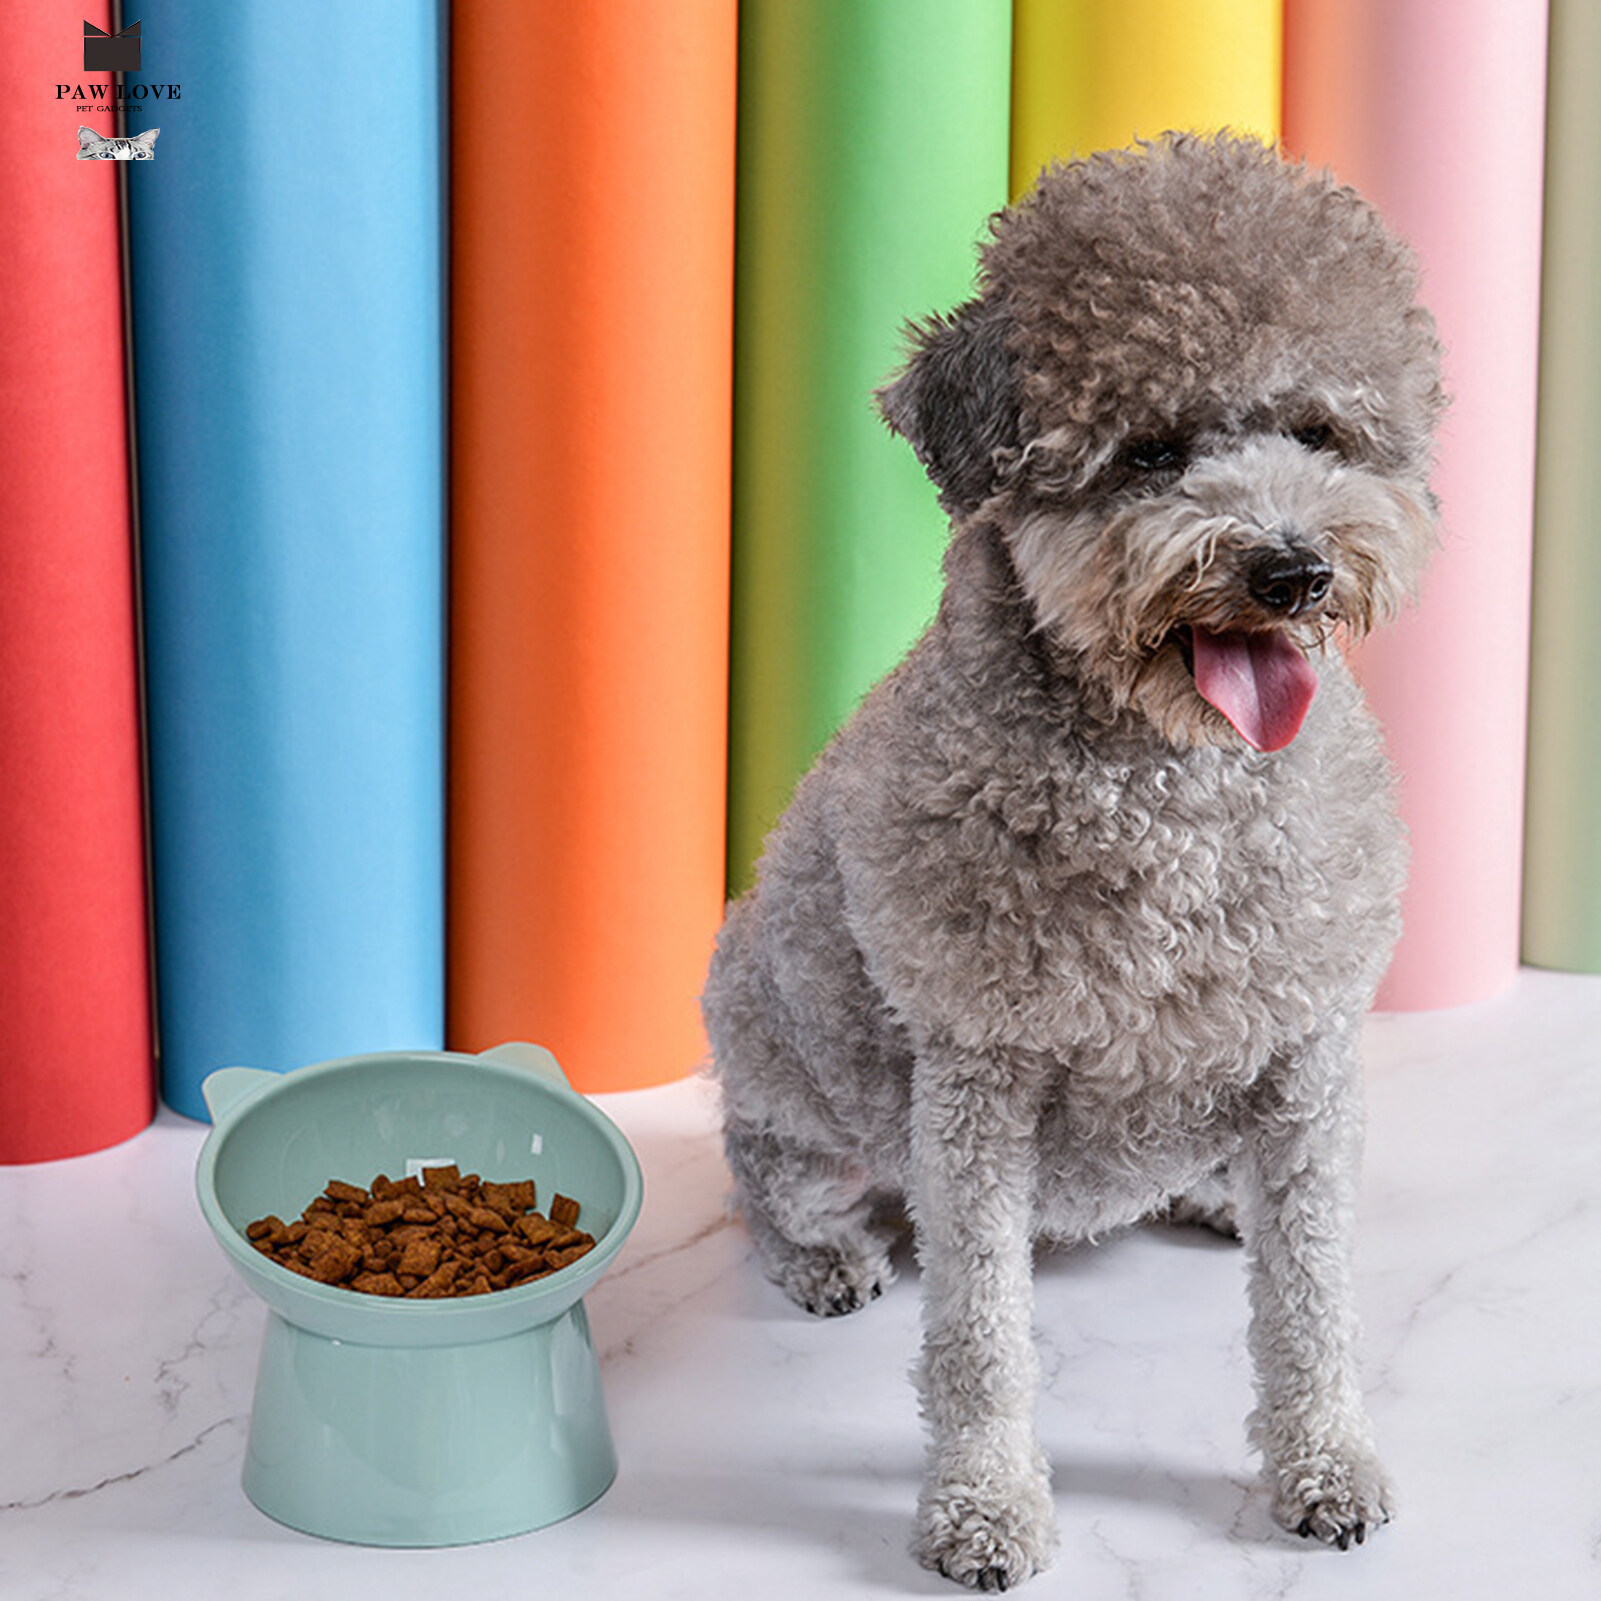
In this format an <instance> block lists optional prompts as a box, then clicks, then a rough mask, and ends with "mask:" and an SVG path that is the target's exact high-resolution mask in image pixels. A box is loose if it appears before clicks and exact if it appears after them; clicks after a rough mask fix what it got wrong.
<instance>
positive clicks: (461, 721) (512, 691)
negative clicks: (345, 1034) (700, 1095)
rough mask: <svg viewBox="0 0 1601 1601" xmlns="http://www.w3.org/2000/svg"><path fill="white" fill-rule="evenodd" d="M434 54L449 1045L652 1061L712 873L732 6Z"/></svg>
mask: <svg viewBox="0 0 1601 1601" xmlns="http://www.w3.org/2000/svg"><path fill="white" fill-rule="evenodd" d="M452 55H453V65H452V72H453V104H452V183H453V198H452V225H453V235H454V237H453V244H452V265H451V271H452V285H451V296H452V301H451V309H452V413H451V420H452V433H453V438H452V463H451V470H452V492H451V505H452V514H453V525H452V557H451V585H452V599H451V629H452V642H451V657H450V672H451V691H450V714H451V735H450V795H449V807H450V846H449V861H450V868H449V880H450V882H449V930H448V952H449V966H448V981H447V984H448V1032H449V1037H450V1043H451V1044H452V1046H454V1047H455V1048H457V1049H464V1050H478V1049H481V1048H483V1047H486V1046H489V1045H492V1044H495V1043H496V1042H498V1041H501V1040H505V1039H508V1038H528V1039H534V1040H538V1041H539V1042H540V1043H542V1044H544V1045H547V1046H549V1047H550V1049H552V1050H553V1051H554V1052H555V1053H556V1055H557V1056H558V1057H559V1058H560V1059H561V1061H562V1064H563V1066H564V1067H565V1068H566V1070H567V1072H568V1074H569V1075H570V1077H571V1078H572V1080H573V1082H574V1083H575V1084H576V1085H577V1086H578V1087H579V1088H580V1089H584V1090H607V1089H625V1088H632V1087H636V1086H642V1085H647V1084H653V1083H660V1082H664V1081H666V1080H669V1079H673V1078H678V1077H682V1076H683V1075H685V1074H688V1073H690V1072H692V1071H694V1070H695V1069H696V1068H697V1067H698V1066H699V1065H700V1062H701V1059H702V1057H703V1055H704V1052H705V1045H704V1040H703V1037H702V1034H701V1030H700V1022H699V1016H698V1010H697V997H698V994H699V990H700V985H701V982H702V980H703V978H704V976H705V968H706V962H707V959H708V956H709V955H710V950H711V942H712V938H713V934H714V932H715V929H716V926H717V923H718V921H719V919H720V917H721V911H722V898H723V837H724V809H725V776H726V746H727V652H728V543H729V534H728V527H729V471H730V466H729V461H730V443H729V441H730V404H731V400H730V389H731V367H732V338H733V220H734V217H733V213H734V118H735V77H736V61H737V37H736V6H735V4H734V0H675V3H674V4H672V5H662V4H659V3H657V0H595V3H593V4H589V3H586V4H583V5H572V4H569V3H567V0H482V3H475V4H474V5H472V6H459V7H457V8H456V9H455V13H454V22H453V30H452Z"/></svg>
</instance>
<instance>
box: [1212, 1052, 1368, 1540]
mask: <svg viewBox="0 0 1601 1601" xmlns="http://www.w3.org/2000/svg"><path fill="white" fill-rule="evenodd" d="M1358 1035H1359V1028H1358V1025H1356V1024H1354V1023H1353V1024H1351V1025H1349V1026H1347V1027H1345V1028H1343V1029H1341V1030H1340V1031H1339V1032H1337V1033H1333V1034H1331V1035H1329V1036H1326V1037H1324V1038H1321V1039H1319V1040H1317V1041H1315V1042H1313V1043H1312V1044H1311V1045H1310V1047H1309V1048H1308V1049H1307V1050H1306V1051H1305V1052H1304V1053H1303V1054H1302V1055H1300V1056H1299V1057H1298V1058H1296V1059H1294V1060H1293V1061H1288V1062H1285V1063H1281V1064H1276V1065H1275V1067H1274V1069H1273V1070H1272V1071H1271V1073H1270V1074H1269V1076H1268V1078H1267V1079H1266V1080H1265V1081H1264V1083H1263V1084H1262V1085H1261V1086H1259V1088H1258V1090H1257V1092H1256V1095H1255V1100H1254V1105H1253V1108H1252V1118H1251V1122H1250V1126H1249V1127H1248V1128H1247V1130H1246V1135H1245V1142H1244V1149H1243V1151H1242V1155H1241V1160H1240V1163H1239V1176H1240V1181H1241V1182H1240V1190H1239V1197H1240V1202H1241V1206H1242V1213H1243V1215H1242V1219H1241V1221H1242V1224H1243V1232H1244V1235H1245V1242H1246V1248H1247V1250H1248V1252H1249V1261H1250V1292H1251V1337H1250V1343H1251V1355H1252V1358H1253V1361H1254V1364H1255V1368H1256V1383H1257V1409H1256V1411H1255V1413H1254V1414H1253V1416H1252V1419H1251V1432H1252V1439H1253V1441H1254V1442H1255V1443H1256V1445H1257V1446H1258V1447H1259V1448H1260V1449H1261V1451H1262V1453H1263V1456H1264V1457H1265V1459H1266V1464H1267V1472H1268V1476H1269V1481H1270V1483H1271V1486H1272V1491H1273V1515H1274V1517H1275V1518H1276V1519H1277V1520H1278V1521H1279V1523H1281V1524H1282V1525H1283V1526H1284V1527H1285V1528H1287V1529H1289V1530H1291V1531H1292V1532H1293V1533H1296V1534H1303V1535H1312V1536H1315V1537H1316V1538H1317V1539H1320V1540H1323V1541H1326V1542H1328V1543H1329V1544H1331V1545H1337V1546H1339V1547H1340V1549H1341V1550H1344V1549H1345V1548H1346V1547H1347V1546H1349V1545H1350V1544H1351V1543H1352V1541H1355V1542H1357V1543H1358V1544H1360V1543H1361V1542H1362V1541H1363V1540H1365V1539H1366V1537H1367V1535H1368V1533H1369V1531H1370V1530H1371V1529H1374V1528H1376V1527H1377V1526H1378V1525H1379V1524H1381V1523H1386V1522H1388V1521H1389V1517H1390V1499H1391V1495H1390V1490H1389V1486H1388V1484H1387V1483H1386V1481H1385V1476H1384V1471H1383V1469H1382V1468H1381V1467H1380V1466H1379V1462H1378V1459H1377V1457H1376V1455H1375V1454H1374V1449H1373V1441H1372V1432H1371V1428H1370V1426H1369V1423H1368V1418H1367V1409H1366V1407H1365V1405H1364V1404H1363V1400H1362V1394H1361V1386H1360V1380H1359V1375H1358V1352H1357V1343H1358V1328H1357V1317H1356V1308H1355V1296H1354V1291H1353V1286H1352V1271H1351V1247H1352V1233H1353V1227H1354V1221H1355V1197H1356V1188H1357V1178H1358V1168H1359V1164H1360V1158H1361V1147H1362V1112H1361V1092H1360V1071H1361V1069H1360V1062H1359V1051H1358Z"/></svg>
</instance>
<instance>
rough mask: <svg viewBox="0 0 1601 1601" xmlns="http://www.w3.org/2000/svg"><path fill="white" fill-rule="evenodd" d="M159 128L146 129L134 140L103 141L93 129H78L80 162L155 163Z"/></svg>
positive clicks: (135, 136)
mask: <svg viewBox="0 0 1601 1601" xmlns="http://www.w3.org/2000/svg"><path fill="white" fill-rule="evenodd" d="M160 132H161V130H160V129H159V128H146V129H145V131H144V132H143V133H140V134H135V135H134V136H133V138H132V139H102V138H101V137H100V135H99V134H97V133H96V132H95V131H94V129H93V128H83V127H80V128H79V129H78V160H79V161H154V160H155V159H156V135H157V134H158V133H160Z"/></svg>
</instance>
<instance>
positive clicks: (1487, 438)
mask: <svg viewBox="0 0 1601 1601" xmlns="http://www.w3.org/2000/svg"><path fill="white" fill-rule="evenodd" d="M1546 22H1547V13H1546V0H1286V7H1285V107H1284V110H1285V119H1284V120H1285V144H1286V146H1287V147H1288V148H1289V149H1290V150H1291V151H1292V152H1294V153H1297V154H1300V155H1304V156H1306V157H1307V158H1308V159H1309V160H1311V161H1313V162H1315V163H1318V164H1320V165H1328V166H1329V167H1331V168H1333V170H1334V171H1335V172H1336V173H1337V174H1338V175H1339V176H1340V177H1341V178H1342V179H1344V180H1346V181H1347V182H1349V183H1351V184H1354V185H1355V186H1356V187H1357V188H1358V189H1360V190H1361V191H1362V192H1363V193H1364V194H1365V195H1366V196H1367V197H1368V198H1369V199H1370V200H1372V201H1373V202H1374V203H1375V204H1376V205H1377V206H1379V208H1380V209H1381V210H1382V211H1383V212H1384V214H1385V215H1386V217H1388V219H1389V220H1390V222H1391V223H1392V224H1393V225H1394V226H1395V227H1396V228H1397V229H1398V230H1399V231H1400V233H1401V234H1402V235H1404V236H1405V237H1406V238H1407V239H1408V240H1410V241H1411V243H1412V245H1413V247H1414V249H1415V250H1416V251H1417V253H1418V256H1419V259H1420V261H1421V264H1422V272H1423V299H1424V301H1425V302H1426V304H1427V305H1428V306H1429V307H1430V309H1431V310H1432V311H1433V312H1434V315H1435V317H1436V319H1437V320H1438V322H1439V327H1440V335H1441V338H1442V339H1443V341H1444V344H1445V348H1446V356H1445V377H1446V384H1447V387H1448V389H1449V391H1450V393H1451V396H1452V405H1451V409H1450V411H1449V412H1448V413H1447V415H1446V419H1445V423H1444V426H1443V428H1442V430H1441V436H1440V451H1439V467H1438V470H1437V472H1436V474H1435V478H1434V487H1435V490H1436V492H1437V493H1438V494H1439V496H1440V498H1441V501H1442V504H1443V513H1442V541H1441V548H1440V550H1439V552H1438V554H1437V555H1436V557H1435V561H1434V564H1433V566H1432V567H1431V569H1430V571H1429V574H1428V576H1427V578H1426V579H1425V581H1424V590H1423V598H1422V603H1421V604H1420V605H1419V606H1418V607H1416V608H1414V609H1412V610H1410V611H1408V612H1407V613H1406V615H1405V616H1404V617H1403V618H1402V619H1401V621H1400V622H1399V623H1398V624H1396V625H1393V626H1392V627H1390V628H1389V629H1388V630H1386V631H1385V632H1383V633H1381V634H1379V635H1377V636H1375V637H1374V638H1373V639H1372V640H1370V641H1368V642H1367V643H1366V644H1365V645H1364V646H1363V647H1362V648H1361V650H1360V651H1359V652H1358V654H1357V669H1358V672H1359V674H1360V676H1361V678H1362V680H1363V682H1364V683H1365V685H1366V686H1367V691H1368V696H1369V699H1370V701H1371V702H1372V705H1373V707H1374V709H1375V711H1376V712H1377V713H1378V715H1379V717H1380V718H1381V720H1382V721H1383V723H1384V725H1385V732H1386V736H1387V738H1388V741H1389V746H1390V750H1391V753H1392V755H1393V756H1394V758H1395V761H1396V763H1397V765H1398V766H1399V768H1400V770H1401V780H1402V790H1401V805H1402V812H1403V815H1404V816H1405V818H1406V821H1407V824H1408V826H1409V828H1410V829H1411V833H1412V851H1413V862H1412V878H1411V884H1410V886H1409V888H1408V891H1407V896H1406V901H1405V906H1404V917H1405V931H1404V934H1403V936H1402V940H1401V944H1400V947H1399V949H1398V950H1397V952H1396V956H1395V961H1394V963H1393V964H1392V966H1391V968H1390V973H1389V976H1388V978H1387V979H1386V980H1385V984H1384V987H1383V989H1382V990H1381V991H1380V995H1379V1005H1380V1006H1382V1007H1389V1008H1393V1009H1398V1010H1414V1009H1422V1008H1427V1007H1436V1006H1453V1005H1458V1004H1461V1003H1463V1002H1467V1001H1472V1000H1478V999H1481V998H1483V997H1484V996H1487V995H1490V994H1493V993H1494V992H1495V991H1497V990H1498V989H1500V988H1501V987H1502V986H1503V985H1505V984H1507V983H1510V982H1511V979H1512V977H1513V974H1514V973H1515V972H1516V970H1517V960H1518V916H1519V880H1520V871H1521V867H1520V863H1521V832H1522V809H1523V765H1524V735H1525V725H1526V696H1527V683H1528V637H1529V636H1528V631H1529V621H1528V619H1529V571H1530V547H1531V539H1532V517H1533V492H1534V490H1533V486H1534V422H1535V379H1536V368H1537V350H1538V335H1539V288H1540V199H1541V186H1542V174H1543V149H1544V142H1543V137H1544V125H1545V48H1546Z"/></svg>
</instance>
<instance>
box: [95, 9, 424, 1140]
mask: <svg viewBox="0 0 1601 1601" xmlns="http://www.w3.org/2000/svg"><path fill="white" fill-rule="evenodd" d="M140 21H141V22H142V24H143V27H142V63H141V68H140V72H139V73H138V74H137V75H135V74H129V75H128V76H127V78H126V80H125V87H126V89H127V91H128V92H129V96H130V98H129V123H130V126H129V130H128V131H129V133H130V134H133V133H138V132H141V131H143V130H146V129H149V128H153V127H159V128H160V130H161V133H160V136H159V138H158V139H157V141H156V143H155V146H154V157H153V159H152V160H150V161H141V162H139V163H137V164H134V165H130V168H129V169H128V178H129V189H130V198H129V212H130V248H131V273H132V289H133V328H134V347H135V363H136V365H135V373H136V386H137V387H136V401H137V407H138V437H139V468H140V478H141V489H140V507H141V517H142V530H141V538H142V567H143V579H144V601H145V638H146V674H147V688H148V702H149V713H148V715H149V750H150V782H151V814H152V830H153V848H154V874H155V879H154V899H155V920H156V925H155V926H156V947H155V948H156V967H157V985H158V1004H159V1018H160V1030H161V1051H162V1094H163V1096H164V1097H165V1099H166V1100H167V1102H168V1103H169V1104H170V1105H171V1106H173V1107H174V1108H175V1109H177V1110H178V1111H180V1112H182V1113H185V1114H186V1115H189V1116H191V1117H199V1118H204V1117H205V1116H206V1115H207V1114H206V1109H205V1104H204V1102H203V1101H202V1099H201V1096H200V1081H201V1079H202V1078H203V1077H204V1076H205V1075H206V1074H207V1073H209V1072H210V1071H211V1070H212V1069H214V1068H217V1067H221V1066H225V1065H229V1064H247V1065H250V1066H255V1067H263V1068H270V1069H275V1070H279V1071H283V1070H286V1069H289V1068H292V1067H295V1066H297V1065H299V1064H301V1063H304V1062H310V1061H316V1060H320V1059H324V1058H327V1057H331V1056H340V1055H345V1054H350V1053H356V1052H362V1051H368V1050H383V1049H389V1048H407V1047H420V1048H437V1047H439V1046H440V1045H441V1044H442V1042H443V1027H444V1021H443V992H444V972H443V969H444V955H443V950H444V938H443V936H444V912H443V876H444V862H443V834H444V829H443V798H442V797H443V777H444V775H443V754H442V753H443V677H444V669H443V616H444V580H443V571H444V566H443V562H444V551H443V423H442V416H443V404H442V372H443V362H442V350H441V346H442V326H441V314H442V313H441V306H442V278H441V271H440V259H441V207H442V194H441V159H442V152H441V117H442V100H441V48H440V38H441V25H440V18H439V14H438V6H437V3H436V0H390V3H389V4H387V5H385V6H384V7H383V8H382V16H381V17H378V16H375V14H374V13H373V11H372V10H371V8H368V7H359V6H355V5H351V4H335V5H330V4H328V3H327V0H277V3H275V4H274V5H272V6H270V7H266V8H261V7H244V6H234V5H227V6H193V5H181V4H179V3H177V0H150V3H148V4H145V5H144V6H143V9H142V11H141V15H140ZM141 90H142V91H143V93H142V94H141V93H140V91H141Z"/></svg>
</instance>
